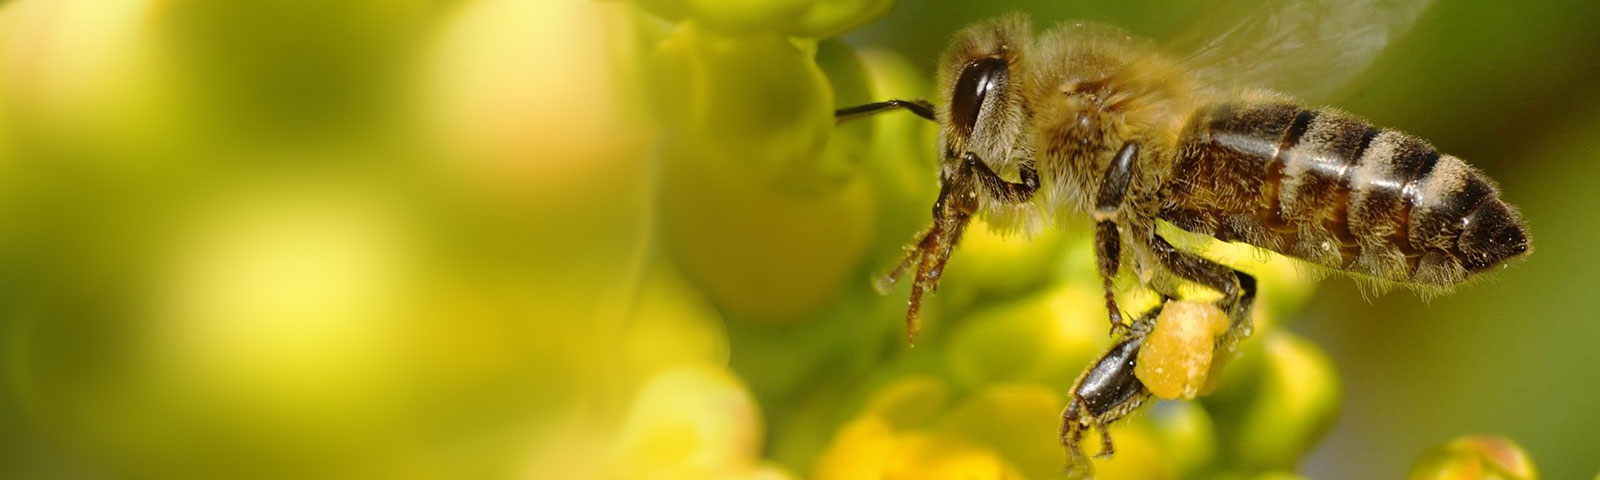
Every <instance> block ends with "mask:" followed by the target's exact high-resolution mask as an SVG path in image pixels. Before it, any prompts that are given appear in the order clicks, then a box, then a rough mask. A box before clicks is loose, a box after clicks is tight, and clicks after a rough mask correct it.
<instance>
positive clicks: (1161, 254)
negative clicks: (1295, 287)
mask: <svg viewBox="0 0 1600 480" xmlns="http://www.w3.org/2000/svg"><path fill="white" fill-rule="evenodd" d="M1149 246H1150V250H1151V251H1152V252H1154V253H1155V255H1154V256H1155V258H1156V261H1158V262H1160V263H1161V264H1162V266H1163V267H1165V268H1166V269H1167V270H1168V271H1171V272H1172V273H1173V274H1176V275H1177V276H1179V277H1182V278H1184V279H1186V280H1190V281H1193V282H1196V283H1199V284H1201V285H1205V286H1206V287H1207V288H1211V289H1213V290H1216V291H1217V292H1220V293H1222V299H1220V300H1217V306H1218V307H1219V308H1221V309H1222V311H1224V312H1227V313H1228V319H1229V321H1230V324H1229V327H1228V331H1227V333H1225V334H1224V335H1223V337H1222V338H1221V339H1219V340H1218V347H1219V348H1220V349H1225V350H1229V351H1231V350H1232V349H1233V348H1234V347H1235V346H1236V345H1237V344H1238V342H1239V341H1240V340H1243V339H1245V338H1248V337H1249V336H1250V334H1251V331H1252V329H1253V326H1252V322H1251V308H1252V307H1253V305H1254V303H1255V299H1256V278H1255V277H1254V276H1251V275H1250V274H1248V273H1245V272H1241V271H1238V270H1234V269H1232V268H1229V267H1228V266H1225V265H1222V264H1220V263H1216V262H1213V261H1211V260H1207V259H1205V258H1201V257H1200V256H1198V255H1195V254H1192V253H1189V252H1185V251H1182V250H1178V249H1177V247H1174V246H1172V244H1171V243H1168V242H1167V240H1166V239H1164V238H1161V236H1160V235H1152V236H1151V239H1150V245H1149ZM1164 293H1165V292H1164Z"/></svg>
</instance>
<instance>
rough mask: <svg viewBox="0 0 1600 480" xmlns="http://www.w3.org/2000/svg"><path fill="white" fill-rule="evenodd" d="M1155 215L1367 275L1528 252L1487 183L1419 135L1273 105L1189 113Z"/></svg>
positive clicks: (1436, 276)
mask: <svg viewBox="0 0 1600 480" xmlns="http://www.w3.org/2000/svg"><path fill="white" fill-rule="evenodd" d="M1180 142H1181V148H1180V150H1179V152H1178V156H1179V158H1178V159H1177V163H1176V165H1175V166H1174V170H1173V171H1172V172H1171V174H1170V176H1169V177H1168V180H1167V181H1166V183H1165V184H1164V185H1163V187H1162V194H1163V195H1164V204H1163V208H1162V212H1161V216H1162V218H1165V219H1167V220H1168V221H1170V222H1172V223H1173V224H1175V225H1177V226H1178V227H1180V228H1184V229H1186V230H1190V231H1195V232H1199V233H1205V234H1209V235H1213V236H1216V237H1217V238H1219V239H1222V240H1227V241H1241V242H1246V243H1250V244H1253V245H1257V246H1260V247H1264V248H1267V249H1270V250H1273V251H1277V252H1279V253H1283V254H1287V255H1290V256H1293V257H1298V258H1301V259H1304V260H1307V261H1311V262H1313V263H1317V264H1320V265H1324V266H1328V267H1332V268H1336V269H1339V270H1344V271H1348V272H1352V273H1359V274H1364V275H1368V276H1371V277H1375V278H1380V279H1385V280H1390V281H1396V282H1406V283H1415V284H1422V285H1433V286H1450V285H1454V284H1457V283H1460V282H1461V281H1463V280H1465V279H1466V278H1467V277H1468V276H1469V275H1470V274H1472V273H1476V272H1480V271H1483V270H1485V269H1488V268H1490V267H1493V266H1495V265H1498V264H1501V263H1503V262H1505V261H1506V260H1508V259H1511V258H1513V257H1516V256H1519V255H1521V254H1523V253H1525V252H1527V251H1528V248H1529V246H1528V235H1527V228H1526V226H1525V225H1524V224H1523V223H1522V219H1521V217H1519V216H1518V215H1517V212H1516V210H1514V209H1513V208H1511V207H1510V206H1508V205H1506V204H1505V202H1503V201H1501V200H1500V194H1499V190H1498V189H1497V188H1496V187H1495V185H1494V182H1493V181H1491V180H1489V178H1488V177H1485V176H1484V175H1483V174H1482V173H1481V172H1479V171H1478V170H1477V169H1474V168H1472V167H1471V166H1469V165H1467V164H1466V163H1464V162H1462V161H1461V160H1460V159H1457V158H1456V157H1453V156H1449V155H1442V154H1440V153H1439V151H1438V150H1435V149H1434V148H1433V146H1432V145H1429V144H1428V143H1427V142H1425V141H1423V140H1421V139H1419V138H1416V137H1413V136H1410V135H1406V134H1404V133H1400V132H1397V131H1394V130H1385V129H1380V128H1376V127H1373V126H1372V125H1370V124H1368V123H1367V122H1366V121H1364V120H1362V119H1360V118H1356V117H1353V116H1350V115H1346V114H1344V113H1341V112H1337V111H1333V110H1326V109H1323V110H1312V109H1307V108H1305V107H1302V106H1299V105H1295V104H1292V103H1287V102H1282V101H1258V102H1249V101H1241V102H1229V103H1220V104H1214V105H1210V106H1207V107H1205V108H1204V109H1202V110H1201V111H1200V112H1198V113H1197V114H1196V115H1195V116H1194V117H1193V118H1192V119H1191V120H1190V121H1189V124H1188V125H1187V126H1186V127H1185V129H1184V133H1183V137H1182V139H1181V140H1180Z"/></svg>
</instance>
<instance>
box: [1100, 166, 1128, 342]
mask: <svg viewBox="0 0 1600 480" xmlns="http://www.w3.org/2000/svg"><path fill="white" fill-rule="evenodd" d="M1138 157H1139V144H1138V143H1133V142H1129V143H1127V144H1124V145H1123V146H1122V149H1121V150H1118V151H1117V155H1116V156H1115V157H1113V158H1112V159H1111V165H1110V167H1109V168H1107V169H1106V174H1105V178H1104V179H1102V180H1101V182H1100V191H1099V192H1097V193H1096V194H1095V206H1094V219H1095V232H1094V245H1095V248H1094V251H1095V263H1096V265H1097V266H1098V267H1099V271H1100V282H1101V285H1102V287H1103V288H1102V289H1103V290H1104V292H1105V297H1106V311H1107V312H1109V313H1110V318H1109V319H1110V321H1111V335H1112V336H1116V335H1117V334H1118V333H1121V332H1124V331H1126V330H1127V328H1128V325H1127V324H1126V323H1123V321H1122V309H1121V308H1120V307H1118V306H1117V289H1116V285H1115V280H1116V278H1117V270H1118V269H1120V268H1121V262H1122V232H1121V230H1120V229H1118V228H1117V212H1118V211H1120V210H1121V208H1122V202H1123V198H1125V197H1126V196H1127V193H1128V185H1129V184H1130V183H1132V182H1133V174H1134V168H1135V166H1136V161H1137V159H1138Z"/></svg>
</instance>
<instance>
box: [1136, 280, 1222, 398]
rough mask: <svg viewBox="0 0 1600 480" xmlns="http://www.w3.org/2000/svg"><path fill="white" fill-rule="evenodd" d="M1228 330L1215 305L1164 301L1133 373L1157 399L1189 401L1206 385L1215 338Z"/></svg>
mask: <svg viewBox="0 0 1600 480" xmlns="http://www.w3.org/2000/svg"><path fill="white" fill-rule="evenodd" d="M1227 330H1228V315H1227V314H1226V313H1223V312H1222V309H1220V308H1217V306H1216V305H1213V304H1210V303H1203V302H1191V301H1181V300H1174V301H1171V302H1167V305H1166V306H1165V307H1163V308H1162V309H1161V315H1160V316H1159V317H1157V318H1156V325H1155V329H1153V330H1152V331H1151V332H1150V335H1149V336H1148V337H1145V339H1144V346H1143V347H1141V348H1140V349H1139V360H1138V365H1137V366H1136V367H1134V371H1133V372H1134V374H1135V375H1138V377H1139V381H1141V382H1144V386H1145V388H1148V389H1150V393H1152V394H1155V396H1156V397H1159V398H1163V399H1175V398H1184V399H1192V398H1194V397H1195V396H1196V395H1198V394H1199V393H1200V391H1201V389H1202V388H1204V387H1205V386H1206V383H1207V377H1208V376H1209V375H1208V373H1209V372H1210V371H1211V370H1212V368H1211V363H1212V359H1213V358H1212V357H1213V355H1214V354H1215V352H1216V343H1217V338H1218V337H1219V336H1221V335H1222V334H1223V332H1226V331H1227Z"/></svg>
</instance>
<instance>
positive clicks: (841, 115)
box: [833, 100, 939, 122]
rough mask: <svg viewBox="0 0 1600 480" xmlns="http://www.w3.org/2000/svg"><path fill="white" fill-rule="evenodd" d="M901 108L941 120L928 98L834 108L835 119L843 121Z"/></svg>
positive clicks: (935, 120)
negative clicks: (935, 114)
mask: <svg viewBox="0 0 1600 480" xmlns="http://www.w3.org/2000/svg"><path fill="white" fill-rule="evenodd" d="M899 109H905V110H906V111H909V112H911V113H914V114H916V115H917V116H919V117H922V118H925V119H928V120H929V121H934V122H937V121H939V120H938V118H936V117H934V115H933V104H931V103H928V101H927V100H886V101H882V102H874V103H869V104H866V105H856V106H854V107H845V108H841V109H838V110H834V111H833V119H834V121H835V122H843V121H845V120H850V119H853V118H857V117H863V116H867V115H872V114H876V113H883V112H887V111H890V110H899Z"/></svg>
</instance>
